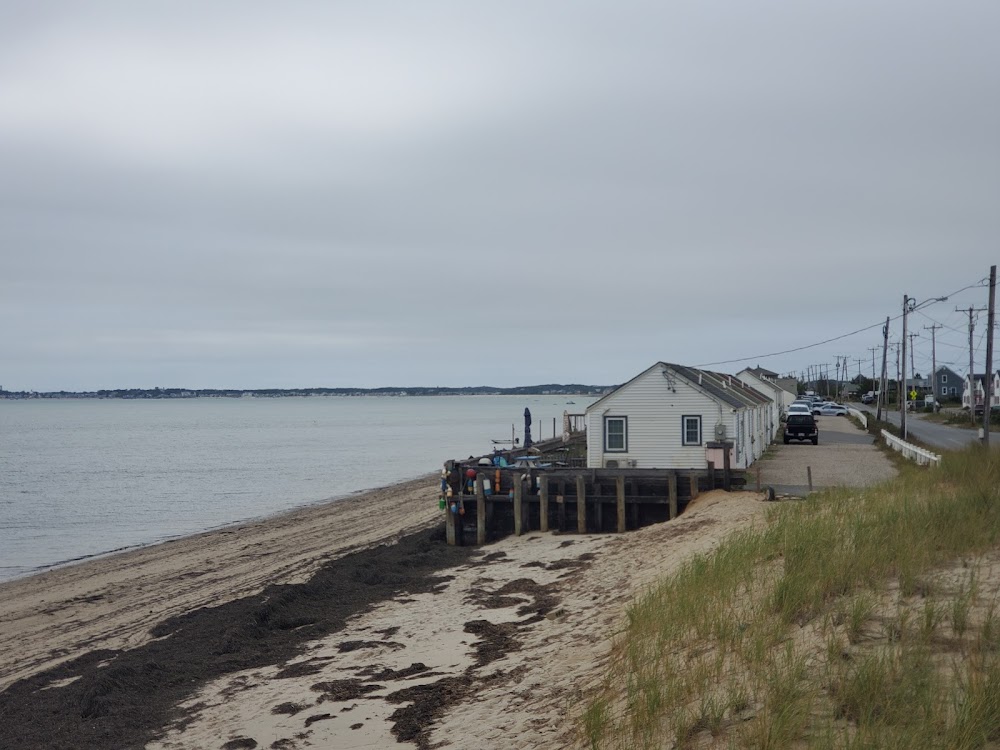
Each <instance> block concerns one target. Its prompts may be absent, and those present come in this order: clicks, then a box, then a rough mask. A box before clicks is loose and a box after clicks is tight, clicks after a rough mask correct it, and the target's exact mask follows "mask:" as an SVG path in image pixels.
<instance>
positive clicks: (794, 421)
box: [782, 413, 819, 445]
mask: <svg viewBox="0 0 1000 750" xmlns="http://www.w3.org/2000/svg"><path fill="white" fill-rule="evenodd" d="M782 439H783V440H784V442H785V445H788V443H789V441H791V440H809V441H811V442H812V444H813V445H818V444H819V427H817V426H816V418H815V417H814V416H813V415H812V414H792V413H789V414H788V419H787V421H786V422H785V435H784V437H783V438H782Z"/></svg>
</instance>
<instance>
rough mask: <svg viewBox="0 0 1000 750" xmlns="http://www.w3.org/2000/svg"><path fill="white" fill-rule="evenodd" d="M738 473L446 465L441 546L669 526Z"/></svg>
mask: <svg viewBox="0 0 1000 750" xmlns="http://www.w3.org/2000/svg"><path fill="white" fill-rule="evenodd" d="M727 480H728V481H729V482H732V483H733V484H741V483H742V481H743V476H742V474H740V473H739V472H724V471H722V470H716V469H714V467H712V466H711V465H710V466H709V468H708V469H707V470H704V469H702V470H694V469H692V470H666V469H578V468H576V469H574V468H517V467H504V468H497V467H492V466H479V465H473V464H465V463H456V462H449V463H448V464H446V467H445V478H444V479H443V480H442V490H443V492H444V497H445V508H444V513H445V517H446V528H447V534H448V543H449V544H458V545H462V544H470V543H473V541H474V542H475V543H477V544H485V543H486V542H488V541H491V540H495V539H499V538H501V537H504V536H507V535H509V534H515V535H520V534H524V533H526V532H527V531H531V530H539V531H550V530H551V531H556V530H558V531H560V532H578V533H601V532H625V531H627V530H629V529H637V528H640V527H641V526H647V525H649V524H651V523H656V522H659V521H667V520H670V519H673V518H676V517H677V516H678V514H680V513H681V512H683V510H684V508H685V506H686V505H687V504H688V502H690V501H691V500H692V499H694V498H696V497H698V495H699V494H700V493H701V492H706V491H708V490H712V489H715V488H717V487H722V486H723V485H724V484H725V483H727Z"/></svg>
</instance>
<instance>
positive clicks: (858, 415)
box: [847, 406, 868, 430]
mask: <svg viewBox="0 0 1000 750" xmlns="http://www.w3.org/2000/svg"><path fill="white" fill-rule="evenodd" d="M847 413H848V414H850V415H851V416H852V417H854V418H855V419H857V420H858V421H859V422H861V426H862V427H864V428H865V429H866V430H867V429H868V415H867V414H865V413H864V412H863V411H858V410H857V409H852V408H851V407H850V406H848V407H847Z"/></svg>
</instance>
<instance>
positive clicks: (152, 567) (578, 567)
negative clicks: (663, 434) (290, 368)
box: [0, 477, 765, 750]
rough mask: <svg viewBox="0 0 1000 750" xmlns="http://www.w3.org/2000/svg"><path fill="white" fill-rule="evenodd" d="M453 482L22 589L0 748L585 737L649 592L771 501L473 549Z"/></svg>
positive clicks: (362, 499)
mask: <svg viewBox="0 0 1000 750" xmlns="http://www.w3.org/2000/svg"><path fill="white" fill-rule="evenodd" d="M436 481H437V480H436V479H435V478H433V477H426V478H423V479H420V480H415V481H412V482H406V483H402V484H399V485H395V486H393V487H388V488H384V489H381V490H376V491H373V492H370V493H365V494H362V495H358V496H355V497H351V498H348V499H345V500H340V501H336V502H333V503H329V504H326V505H322V506H316V507H310V508H306V509H302V510H300V511H296V512H294V513H290V514H286V515H282V516H278V517H275V518H273V519H268V520H265V521H261V522H258V523H253V524H247V525H245V526H241V527H235V528H231V529H223V530H220V531H215V532H211V533H208V534H202V535H198V536H195V537H189V538H185V539H182V540H178V541H176V542H171V543H166V544H162V545H157V546H155V547H149V548H145V549H140V550H135V551H132V552H128V553H125V554H121V555H115V556H111V557H107V558H103V559H97V560H91V561H88V562H86V563H83V564H80V565H75V566H71V567H67V568H63V569H59V570H53V571H50V572H47V573H44V574H42V575H39V576H34V577H32V578H28V579H23V580H19V581H15V582H11V583H7V584H4V585H2V586H0V597H2V599H0V600H2V601H3V605H2V606H0V690H2V691H3V692H0V747H8V746H10V747H19V748H60V747H65V748H90V747H93V748H108V747H122V748H131V747H146V746H148V747H150V748H164V749H168V748H169V749H171V750H176V749H179V748H199V749H200V748H227V749H228V750H234V749H235V748H255V747H261V748H275V750H281V749H282V748H284V749H286V750H288V749H291V748H306V747H338V748H340V747H344V748H346V747H363V746H367V747H385V746H393V745H396V744H397V743H400V742H402V743H406V744H405V745H404V746H411V747H413V746H417V747H432V746H436V745H438V743H442V742H445V743H449V744H451V745H452V746H455V747H465V746H475V747H482V748H492V747H498V748H499V747H513V748H542V747H567V746H573V745H574V744H576V739H575V735H574V727H575V722H576V719H577V717H578V712H579V711H580V710H582V708H583V699H584V696H585V695H586V693H587V692H588V690H589V689H591V688H592V687H594V686H596V685H597V684H598V683H599V681H600V679H601V677H602V675H603V671H602V670H603V665H604V663H605V660H606V658H607V656H608V653H609V649H610V639H611V638H612V636H613V634H614V632H615V630H616V628H617V627H618V626H619V624H620V622H621V618H622V617H623V615H624V608H625V606H626V605H627V603H628V602H629V601H630V600H631V599H632V598H633V597H634V596H635V595H636V594H637V593H639V592H640V591H641V590H642V588H643V587H644V586H645V585H647V584H648V583H649V582H651V581H652V580H654V579H655V578H656V577H657V576H659V575H662V574H664V573H667V572H670V571H671V570H675V569H676V568H677V567H678V566H679V565H680V564H682V563H683V561H684V560H686V559H689V558H690V557H691V556H692V555H694V554H697V553H699V552H704V551H707V550H709V549H711V548H712V547H714V546H715V545H716V544H717V543H718V542H719V541H720V540H721V539H722V538H723V537H724V536H725V535H726V534H727V533H728V532H729V531H732V530H734V529H737V528H740V527H742V526H745V524H746V523H747V522H748V521H749V520H751V519H753V518H756V517H760V515H761V514H762V511H763V508H764V506H765V503H763V502H761V500H760V498H759V497H758V496H757V495H755V494H753V493H732V494H726V493H722V492H714V493H709V494H707V495H704V496H702V498H700V499H699V500H698V501H697V502H695V503H693V504H692V505H691V507H689V509H688V511H687V512H686V513H685V514H684V515H683V516H681V518H679V519H677V520H676V521H673V522H670V523H666V524H659V525H656V526H651V527H648V528H646V529H641V530H639V531H635V532H629V533H628V534H625V535H576V534H573V535H557V534H544V535H543V534H540V533H537V532H536V533H533V534H530V535H528V536H524V537H520V538H508V539H505V540H502V541H500V542H497V543H495V544H491V545H487V546H486V547H484V548H481V549H472V548H465V549H456V548H450V547H447V546H446V545H444V544H442V543H441V533H440V530H438V529H437V528H436V525H437V524H438V523H439V521H440V520H441V517H440V512H439V511H438V510H437V502H436V500H437V486H436ZM373 507H377V508H378V512H377V513H373V511H372V509H373ZM386 542H396V543H395V544H386Z"/></svg>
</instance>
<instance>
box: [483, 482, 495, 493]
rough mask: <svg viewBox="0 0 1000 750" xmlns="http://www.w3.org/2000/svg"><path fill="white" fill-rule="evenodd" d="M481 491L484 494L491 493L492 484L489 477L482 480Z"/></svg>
mask: <svg viewBox="0 0 1000 750" xmlns="http://www.w3.org/2000/svg"><path fill="white" fill-rule="evenodd" d="M483 493H484V494H486V495H492V494H493V485H492V484H491V483H490V480H489V479H484V480H483Z"/></svg>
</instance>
